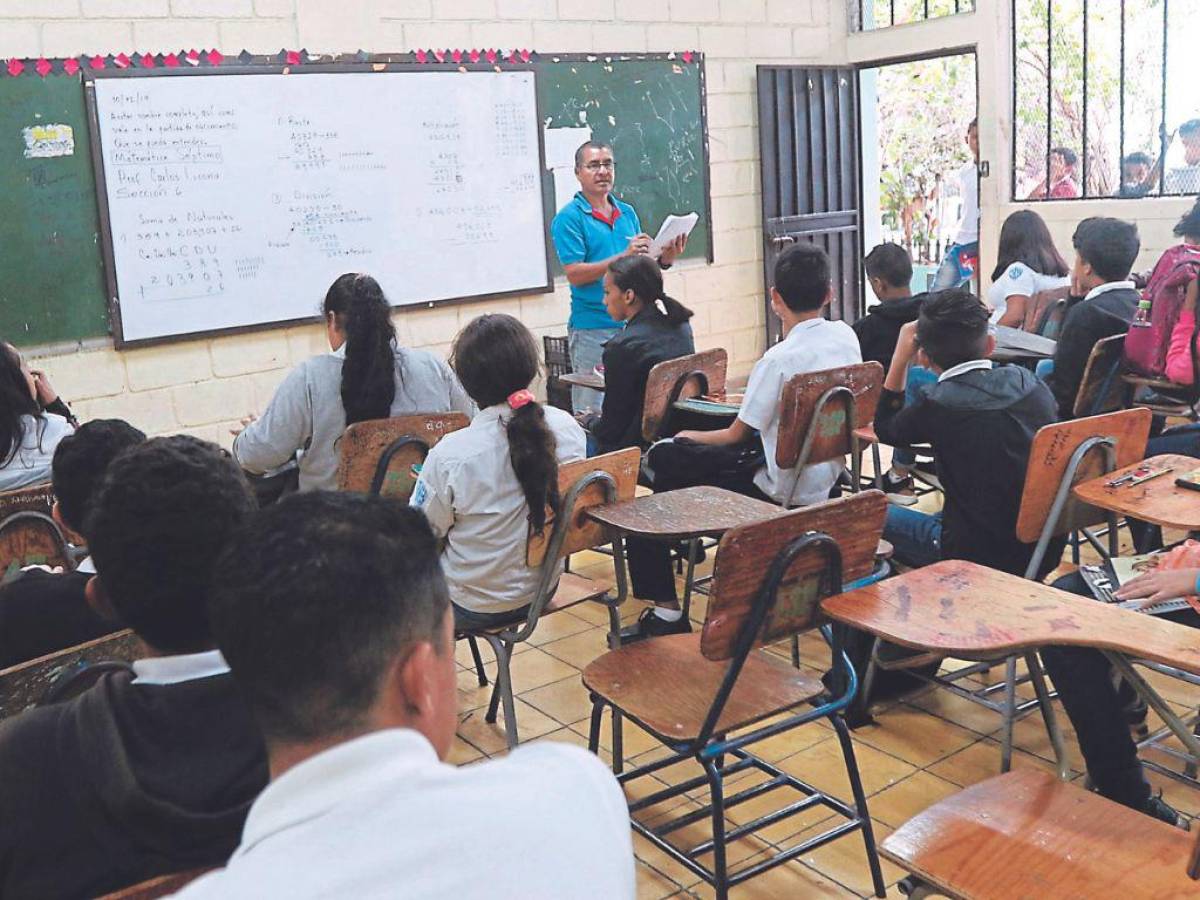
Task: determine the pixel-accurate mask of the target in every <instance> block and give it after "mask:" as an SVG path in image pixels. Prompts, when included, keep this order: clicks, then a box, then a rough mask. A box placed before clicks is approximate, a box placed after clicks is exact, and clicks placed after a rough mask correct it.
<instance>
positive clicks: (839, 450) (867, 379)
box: [775, 362, 883, 506]
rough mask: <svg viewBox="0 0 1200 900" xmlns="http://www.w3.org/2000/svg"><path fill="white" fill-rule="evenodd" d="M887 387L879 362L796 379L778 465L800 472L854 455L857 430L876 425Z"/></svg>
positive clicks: (785, 405)
mask: <svg viewBox="0 0 1200 900" xmlns="http://www.w3.org/2000/svg"><path fill="white" fill-rule="evenodd" d="M882 386H883V366H881V365H880V364H879V363H877V362H865V363H856V364H855V365H852V366H842V367H841V368H837V369H824V370H822V371H820V372H803V373H801V374H800V375H796V376H794V377H793V378H791V379H790V380H789V381H788V382H787V384H785V385H784V386H783V394H782V396H781V397H780V412H779V438H778V441H777V442H776V445H775V463H776V465H778V466H779V468H781V469H794V468H797V467H802V466H811V465H813V464H814V463H820V462H825V461H827V460H831V459H841V458H842V457H844V456H845V455H846V454H847V453H851V452H853V451H854V429H855V428H858V427H859V426H860V425H867V424H869V423H870V422H872V421H873V420H874V419H875V408H876V407H877V406H878V405H879V393H880V390H881V388H882ZM793 489H794V485H793ZM790 505H791V504H790V502H789V503H787V504H785V506H790Z"/></svg>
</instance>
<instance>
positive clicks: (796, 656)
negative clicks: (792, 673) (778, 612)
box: [792, 634, 800, 669]
mask: <svg viewBox="0 0 1200 900" xmlns="http://www.w3.org/2000/svg"><path fill="white" fill-rule="evenodd" d="M792 666H793V667H794V668H797V669H798V668H800V637H799V636H798V635H795V634H793V635H792Z"/></svg>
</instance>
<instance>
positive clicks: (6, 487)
mask: <svg viewBox="0 0 1200 900" xmlns="http://www.w3.org/2000/svg"><path fill="white" fill-rule="evenodd" d="M64 408H65V407H64ZM74 430H75V428H74V426H72V425H71V423H70V422H68V421H67V420H66V419H65V418H63V417H62V416H60V415H55V414H54V413H50V412H47V413H44V414H43V415H41V416H29V415H25V416H21V443H20V445H19V446H18V447H17V450H16V452H15V453H14V454H13V455H12V456H11V457H10V458H9V459H8V461H7V462H5V463H3V465H0V491H15V490H17V489H18V488H23V487H30V486H31V485H35V484H45V483H46V482H48V481H49V480H50V463H51V462H53V460H54V450H55V448H56V447H58V442H59V441H61V440H62V439H63V438H65V437H66V436H67V435H68V434H70V433H71V432H73V431H74Z"/></svg>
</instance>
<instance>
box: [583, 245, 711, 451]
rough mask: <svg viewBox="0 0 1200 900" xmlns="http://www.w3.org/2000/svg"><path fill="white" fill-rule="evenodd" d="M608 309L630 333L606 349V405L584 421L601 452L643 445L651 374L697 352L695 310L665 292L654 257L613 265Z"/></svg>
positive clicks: (606, 290)
mask: <svg viewBox="0 0 1200 900" xmlns="http://www.w3.org/2000/svg"><path fill="white" fill-rule="evenodd" d="M604 308H605V309H606V310H608V314H609V315H610V316H612V317H613V319H615V320H616V321H618V322H624V323H625V328H624V329H623V330H622V331H620V332H619V333H618V334H617V336H616V337H614V338H612V339H611V340H609V342H608V343H607V344H605V345H604V406H603V407H602V409H601V413H600V415H599V416H594V415H593V416H589V417H587V418H586V419H585V422H584V424H585V427H586V428H587V429H588V431H590V432H591V434H592V436H593V437H594V438H595V443H596V450H597V452H599V453H608V452H609V451H612V450H620V449H622V448H624V447H637V446H641V444H642V401H643V400H644V399H645V396H646V379H647V378H648V377H649V376H650V370H651V369H652V368H654V366H655V365H657V364H658V363H660V362H663V361H665V360H668V359H675V358H676V357H679V356H687V355H688V354H689V353H695V352H696V345H695V343H694V342H693V340H692V326H691V325H690V324H689V323H688V320H689V319H690V318H691V317H692V311H691V310H690V309H688V308H687V307H686V306H684V305H683V304H682V303H680V302H679V301H678V300H675V299H673V298H671V297H668V296H667V295H666V294H665V293H664V292H663V280H662V271H661V270H660V269H659V266H658V263H657V262H655V261H654V260H653V259H651V258H650V257H649V256H641V255H639V256H623V257H621V258H620V259H616V260H614V261H613V262H612V264H611V265H610V266H609V267H608V273H607V274H606V275H605V276H604Z"/></svg>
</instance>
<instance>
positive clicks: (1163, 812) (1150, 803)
mask: <svg viewBox="0 0 1200 900" xmlns="http://www.w3.org/2000/svg"><path fill="white" fill-rule="evenodd" d="M1141 811H1142V812H1144V813H1145V814H1146V815H1148V816H1150V817H1151V818H1152V819H1158V821H1160V822H1166V823H1167V824H1168V825H1171V826H1173V827H1175V828H1182V829H1183V830H1184V831H1190V830H1191V828H1190V826H1189V823H1188V820H1187V819H1185V818H1184V817H1183V816H1181V815H1180V814H1179V813H1177V812H1176V811H1175V810H1174V809H1173V808H1172V807H1171V806H1169V805H1168V804H1167V801H1165V800H1164V799H1163V798H1162V792H1161V791H1160V792H1159V793H1158V794H1156V795H1154V796H1152V797H1148V798H1147V799H1146V802H1145V803H1144V804H1142V810H1141Z"/></svg>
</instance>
